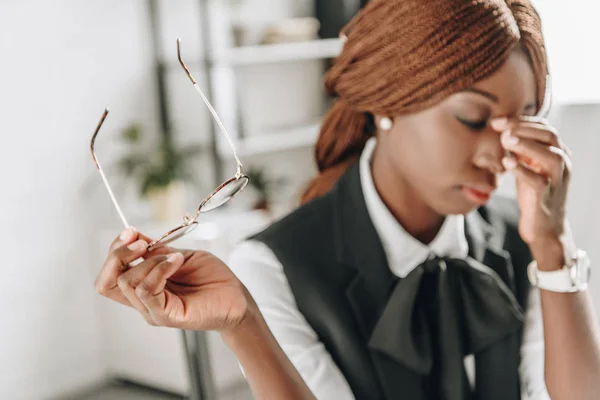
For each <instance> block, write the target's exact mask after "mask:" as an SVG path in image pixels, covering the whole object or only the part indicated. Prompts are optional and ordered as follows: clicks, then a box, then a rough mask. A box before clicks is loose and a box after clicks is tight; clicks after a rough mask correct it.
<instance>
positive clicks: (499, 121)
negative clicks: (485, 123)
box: [490, 117, 508, 131]
mask: <svg viewBox="0 0 600 400" xmlns="http://www.w3.org/2000/svg"><path fill="white" fill-rule="evenodd" d="M490 125H491V126H492V128H494V129H495V130H497V131H502V130H504V129H506V127H507V126H508V118H506V117H500V118H494V119H493V120H491V121H490Z"/></svg>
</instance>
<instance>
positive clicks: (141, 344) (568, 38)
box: [0, 0, 600, 400]
mask: <svg viewBox="0 0 600 400" xmlns="http://www.w3.org/2000/svg"><path fill="white" fill-rule="evenodd" d="M362 4H363V1H361V0H101V1H100V0H86V1H85V2H83V1H75V0H52V1H48V0H0V134H1V135H2V136H1V137H2V142H1V143H2V144H1V145H0V167H1V168H0V174H1V175H0V178H1V180H0V182H1V183H2V185H4V186H2V187H3V189H2V191H1V192H2V195H1V196H0V246H2V250H3V251H2V255H3V260H2V262H1V264H2V265H1V268H0V271H1V277H0V317H1V319H0V321H1V327H0V399H12V400H16V399H137V398H150V399H153V398H156V399H171V398H173V399H176V398H191V399H200V398H202V399H250V398H251V395H250V394H249V392H248V389H247V386H246V383H245V381H244V378H243V375H242V373H241V371H240V369H239V367H238V365H237V362H236V360H235V358H234V357H233V355H232V354H231V353H230V352H229V350H228V349H227V348H226V347H225V346H224V345H223V343H222V342H221V340H220V338H219V336H218V335H217V334H213V333H208V334H203V333H198V334H193V333H184V332H182V331H179V330H175V329H165V328H155V327H150V326H147V325H146V323H145V322H144V321H143V319H142V318H141V317H140V316H138V314H137V313H135V312H134V311H133V310H130V309H127V308H125V307H122V306H119V305H116V304H112V303H111V302H110V301H108V300H106V299H103V298H101V297H100V296H99V295H97V294H96V293H95V291H94V279H95V277H96V274H97V273H98V271H99V269H100V267H101V264H102V261H103V259H104V256H105V252H106V249H107V247H108V245H109V243H110V242H111V241H112V240H113V238H114V237H115V236H116V235H117V234H118V233H119V232H120V230H121V229H122V226H121V225H120V220H119V218H118V215H117V213H116V212H115V210H114V208H113V207H112V204H111V202H110V198H109V197H108V194H107V193H106V191H105V189H104V187H103V185H102V181H101V179H100V176H99V175H98V173H97V171H96V170H95V168H94V165H93V163H92V159H91V157H90V152H89V140H90V137H91V134H92V132H93V130H94V128H95V126H96V124H97V123H98V120H99V118H100V116H101V114H102V112H103V110H104V108H105V107H107V106H108V107H110V109H111V113H110V115H109V116H108V119H107V120H106V122H105V125H104V128H103V130H102V132H101V134H100V136H99V137H98V140H97V143H96V151H97V155H98V158H99V159H100V161H101V162H102V164H103V166H104V169H105V171H106V173H107V176H108V179H109V180H110V181H111V183H112V184H113V185H114V190H115V194H116V196H117V198H118V199H119V200H120V201H121V202H122V203H121V204H122V207H123V211H124V214H125V215H126V216H127V217H128V219H129V222H130V223H131V224H132V225H133V226H135V227H137V228H138V229H139V230H141V231H143V232H145V233H147V234H148V235H157V234H160V233H162V232H164V231H166V230H168V229H169V228H171V227H173V226H175V225H176V224H178V223H179V222H180V220H181V217H182V216H183V215H184V214H185V212H186V211H193V210H195V209H196V207H197V205H198V202H199V200H200V199H202V198H203V197H204V196H205V195H206V194H207V193H209V191H210V190H212V189H213V188H214V187H215V186H216V185H217V184H218V183H220V182H221V181H222V180H224V179H225V178H228V177H229V176H231V175H232V174H234V173H235V162H234V160H233V157H232V154H231V151H230V150H229V147H228V146H227V143H226V141H225V140H224V138H223V137H222V136H221V135H220V134H219V131H218V129H216V126H215V125H214V124H213V121H212V119H211V118H210V114H209V112H208V110H207V108H206V107H205V105H204V103H203V102H202V99H201V97H200V96H199V95H198V94H197V93H196V92H195V90H194V89H193V87H192V85H191V84H190V81H189V80H188V78H187V76H186V75H185V73H184V72H183V70H182V69H181V67H180V66H179V64H178V63H177V57H176V38H178V37H181V38H182V51H183V57H184V59H185V60H186V62H187V63H188V65H189V66H190V67H191V71H192V73H193V74H194V76H195V77H196V79H197V80H198V83H199V85H200V87H201V88H202V89H203V90H204V91H205V93H206V94H207V96H208V97H209V98H210V99H211V101H212V103H213V105H214V107H215V109H216V110H217V112H218V113H219V115H220V117H221V119H222V120H223V123H224V125H225V126H226V127H227V128H228V131H229V132H230V134H231V135H232V137H233V140H234V142H235V143H236V146H237V149H238V150H239V154H240V158H241V159H242V162H243V163H244V166H245V167H246V168H247V169H248V171H249V174H250V177H251V184H252V185H251V186H250V187H249V188H248V190H245V191H244V192H242V194H241V195H240V196H239V197H236V199H235V200H234V201H232V202H231V204H230V205H229V206H227V207H226V208H225V209H223V210H221V209H219V210H216V211H214V212H211V213H208V214H206V215H205V216H203V217H202V220H201V221H202V222H201V225H200V228H198V229H196V230H195V231H194V232H193V233H192V234H190V235H189V236H188V237H186V238H185V239H182V240H181V242H180V243H179V244H180V245H181V246H182V247H184V246H186V247H187V246H193V247H195V248H204V249H208V250H211V251H213V252H215V254H217V255H219V256H221V257H223V258H227V255H228V252H229V251H230V250H231V248H232V246H234V245H235V243H237V241H239V240H241V239H242V238H244V237H245V236H247V235H249V234H251V233H253V232H256V231H258V230H260V229H261V228H262V227H264V226H266V225H267V224H269V222H270V221H272V220H273V219H274V218H278V217H280V216H282V215H284V214H285V213H287V212H289V211H290V210H291V209H293V207H295V205H296V202H297V200H298V195H299V193H300V191H301V190H302V188H303V186H304V185H305V184H306V183H307V181H308V179H309V178H310V177H311V176H312V175H313V174H314V172H315V167H314V166H313V159H312V144H313V143H314V141H315V139H316V136H317V134H318V127H319V124H320V120H321V117H322V115H323V114H324V112H325V110H326V109H327V107H328V105H329V104H330V101H331V99H329V98H328V97H327V96H326V94H325V93H324V91H323V89H322V85H321V83H322V82H321V79H322V76H323V73H324V72H325V70H326V69H327V67H328V65H329V63H330V62H331V60H332V59H333V58H334V57H335V56H336V54H337V53H338V52H339V51H340V49H341V43H340V42H339V40H338V39H337V36H338V31H339V29H340V28H341V27H342V26H343V25H344V24H345V22H347V21H348V20H349V19H350V18H351V17H352V16H353V15H354V14H355V13H356V11H357V10H358V9H359V8H360V7H361V5H362ZM535 4H536V5H537V7H538V10H539V11H540V13H541V14H542V18H543V22H544V25H545V33H546V39H547V43H548V51H549V57H550V68H551V72H552V75H553V99H554V101H553V106H552V109H551V114H550V120H551V122H552V123H553V124H554V125H555V126H556V127H557V128H558V129H559V131H560V132H561V134H562V136H563V138H564V140H565V141H566V142H567V144H568V145H569V146H570V147H571V149H572V150H573V153H574V170H575V173H574V177H573V182H572V189H571V195H570V198H569V213H570V220H571V223H572V227H573V231H574V234H575V238H576V241H577V243H578V245H579V246H580V247H582V248H584V249H586V250H588V251H589V253H590V255H591V257H592V260H600V246H598V239H599V238H600V211H599V208H598V206H597V204H598V196H599V195H600V157H598V151H599V149H600V78H599V76H598V72H599V71H600V52H598V50H597V45H596V42H597V41H598V39H600V27H599V26H598V24H597V21H596V18H595V16H597V15H598V13H599V12H600V6H599V5H598V3H597V2H591V1H587V0H570V1H569V2H565V1H558V0H543V1H541V0H538V1H537V2H535ZM501 191H503V192H504V193H505V194H507V195H514V185H513V182H511V181H510V180H508V179H507V180H506V181H505V183H504V185H503V186H502V188H501ZM592 276H594V274H593V275H592ZM590 290H591V291H592V293H593V296H594V298H595V303H596V307H597V309H599V310H600V281H599V280H598V279H597V277H595V278H593V282H592V285H591V289H590Z"/></svg>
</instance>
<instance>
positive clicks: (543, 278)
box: [527, 249, 591, 293]
mask: <svg viewBox="0 0 600 400" xmlns="http://www.w3.org/2000/svg"><path fill="white" fill-rule="evenodd" d="M527 275H528V277H529V282H531V284H532V285H533V286H535V287H538V288H540V289H544V290H548V291H551V292H561V293H573V292H579V291H582V290H586V289H587V286H588V282H589V281H590V275H591V268H590V259H589V257H588V255H587V253H586V252H585V251H583V250H581V249H578V250H577V252H576V255H575V257H573V258H572V259H571V260H570V261H569V262H568V263H567V264H566V265H564V266H563V267H562V268H561V269H559V270H556V271H540V270H539V269H538V267H537V262H536V261H535V260H534V261H532V262H531V263H530V264H529V267H528V268H527Z"/></svg>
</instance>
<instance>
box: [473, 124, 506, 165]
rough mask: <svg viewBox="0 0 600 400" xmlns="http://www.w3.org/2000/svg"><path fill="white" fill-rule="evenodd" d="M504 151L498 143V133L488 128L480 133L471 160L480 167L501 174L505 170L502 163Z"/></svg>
mask: <svg viewBox="0 0 600 400" xmlns="http://www.w3.org/2000/svg"><path fill="white" fill-rule="evenodd" d="M505 153H506V151H505V149H504V147H502V144H501V143H500V134H499V133H498V132H496V131H493V130H492V129H489V130H488V131H486V132H484V133H482V134H481V138H480V140H479V143H478V147H477V150H476V153H475V158H474V160H473V162H474V164H475V165H476V166H477V167H478V168H480V169H484V170H488V171H490V172H491V173H493V174H501V173H503V172H505V169H504V166H503V165H502V158H503V157H504V156H505Z"/></svg>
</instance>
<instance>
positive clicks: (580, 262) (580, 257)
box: [573, 250, 592, 286]
mask: <svg viewBox="0 0 600 400" xmlns="http://www.w3.org/2000/svg"><path fill="white" fill-rule="evenodd" d="M574 272H575V274H574V275H575V276H573V278H574V279H573V280H574V282H575V284H576V285H578V286H579V285H586V284H587V283H588V282H589V281H590V276H591V273H592V269H591V267H590V259H589V258H588V256H587V254H586V253H585V252H583V251H582V250H579V251H578V252H577V263H576V264H575V268H574Z"/></svg>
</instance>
